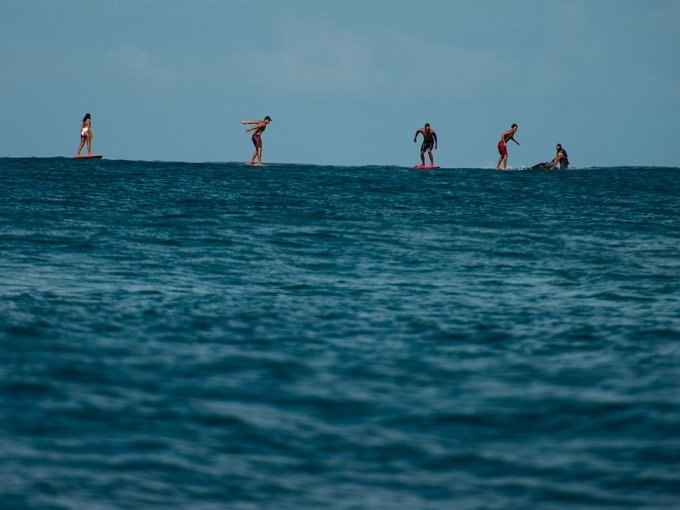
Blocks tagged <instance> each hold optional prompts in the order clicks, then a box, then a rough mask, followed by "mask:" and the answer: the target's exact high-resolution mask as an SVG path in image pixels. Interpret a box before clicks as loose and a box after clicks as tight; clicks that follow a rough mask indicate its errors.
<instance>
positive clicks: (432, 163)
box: [427, 150, 434, 166]
mask: <svg viewBox="0 0 680 510" xmlns="http://www.w3.org/2000/svg"><path fill="white" fill-rule="evenodd" d="M427 155H428V156H430V166H434V158H433V157H432V151H431V150H430V151H427Z"/></svg>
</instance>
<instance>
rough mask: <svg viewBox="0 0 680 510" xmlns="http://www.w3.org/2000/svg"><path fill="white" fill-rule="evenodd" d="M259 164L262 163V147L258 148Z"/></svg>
mask: <svg viewBox="0 0 680 510" xmlns="http://www.w3.org/2000/svg"><path fill="white" fill-rule="evenodd" d="M257 164H258V165H261V164H262V147H258V148H257Z"/></svg>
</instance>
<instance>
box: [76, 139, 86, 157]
mask: <svg viewBox="0 0 680 510" xmlns="http://www.w3.org/2000/svg"><path fill="white" fill-rule="evenodd" d="M84 146H85V138H84V137H82V136H81V137H80V147H78V154H76V156H80V151H82V150H83V147H84Z"/></svg>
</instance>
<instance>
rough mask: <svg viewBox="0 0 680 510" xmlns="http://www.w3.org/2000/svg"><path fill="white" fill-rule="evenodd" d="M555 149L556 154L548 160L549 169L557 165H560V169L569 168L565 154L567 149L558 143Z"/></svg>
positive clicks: (567, 157)
mask: <svg viewBox="0 0 680 510" xmlns="http://www.w3.org/2000/svg"><path fill="white" fill-rule="evenodd" d="M555 149H557V155H556V156H555V157H554V158H553V159H552V161H551V162H550V170H554V169H555V168H557V165H559V166H560V170H566V169H567V168H569V156H568V155H567V151H565V150H564V149H563V148H562V145H561V144H559V143H558V144H557V145H556V146H555Z"/></svg>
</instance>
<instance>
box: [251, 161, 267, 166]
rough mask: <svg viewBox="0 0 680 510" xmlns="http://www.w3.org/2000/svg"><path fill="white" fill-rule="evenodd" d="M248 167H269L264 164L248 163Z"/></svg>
mask: <svg viewBox="0 0 680 510" xmlns="http://www.w3.org/2000/svg"><path fill="white" fill-rule="evenodd" d="M246 166H267V165H265V164H264V163H250V162H248V163H246Z"/></svg>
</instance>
